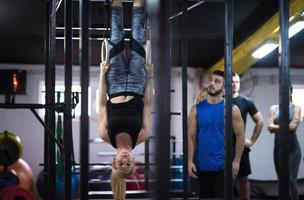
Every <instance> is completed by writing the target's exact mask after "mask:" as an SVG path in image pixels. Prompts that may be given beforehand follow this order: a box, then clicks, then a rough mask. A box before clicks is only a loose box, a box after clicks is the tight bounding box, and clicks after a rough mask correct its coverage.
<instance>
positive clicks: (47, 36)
mask: <svg viewBox="0 0 304 200" xmlns="http://www.w3.org/2000/svg"><path fill="white" fill-rule="evenodd" d="M49 22H50V2H48V1H46V2H45V43H44V54H45V55H44V62H45V69H44V70H45V71H44V73H45V77H44V79H45V85H46V91H45V100H46V101H47V99H48V98H47V97H49V96H50V94H49V93H50V91H49V90H48V89H49V88H48V87H49V86H47V83H48V82H49V81H48V76H49V74H48V70H49V66H50V63H49V60H50V57H49V56H50V43H49V39H50V34H49V32H50V26H49V25H50V23H49ZM46 101H45V103H46ZM48 116H49V111H48V109H45V116H44V121H45V123H46V124H48V125H49V119H48ZM46 131H47V130H44V161H43V163H44V166H43V177H44V179H43V180H44V182H43V186H44V187H43V189H44V191H45V197H46V199H49V196H48V193H49V192H48V190H49V186H48V185H49V182H48V176H47V172H48V171H49V170H48V160H49V140H50V137H47V135H46V134H47V133H46Z"/></svg>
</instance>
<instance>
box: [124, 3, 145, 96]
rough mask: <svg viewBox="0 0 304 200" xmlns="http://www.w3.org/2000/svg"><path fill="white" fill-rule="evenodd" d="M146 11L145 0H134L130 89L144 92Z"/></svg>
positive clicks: (129, 74)
mask: <svg viewBox="0 0 304 200" xmlns="http://www.w3.org/2000/svg"><path fill="white" fill-rule="evenodd" d="M144 26H145V11H144V0H134V4H133V13H132V40H131V53H130V59H129V68H128V70H129V71H128V72H129V73H128V83H127V84H128V86H127V88H128V91H130V92H134V93H137V94H141V95H143V94H144V90H145V83H146V78H147V77H146V76H147V75H146V71H145V67H144V66H145V63H146V61H145V49H144V45H145V41H146V38H145V27H144Z"/></svg>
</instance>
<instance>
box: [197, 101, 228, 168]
mask: <svg viewBox="0 0 304 200" xmlns="http://www.w3.org/2000/svg"><path fill="white" fill-rule="evenodd" d="M196 116H197V126H198V133H197V152H196V153H197V154H196V155H197V156H196V157H197V158H196V159H197V160H196V162H197V168H198V170H199V171H219V170H222V169H224V100H222V101H221V102H219V103H217V104H209V103H208V101H207V100H204V101H202V102H200V103H199V104H197V105H196Z"/></svg>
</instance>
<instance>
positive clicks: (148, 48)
mask: <svg viewBox="0 0 304 200" xmlns="http://www.w3.org/2000/svg"><path fill="white" fill-rule="evenodd" d="M145 50H146V64H148V65H149V64H152V51H151V40H147V41H146V47H145Z"/></svg>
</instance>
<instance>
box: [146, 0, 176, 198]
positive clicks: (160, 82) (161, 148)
mask: <svg viewBox="0 0 304 200" xmlns="http://www.w3.org/2000/svg"><path fill="white" fill-rule="evenodd" d="M146 5H147V12H148V14H149V16H150V17H151V22H152V27H153V30H152V34H151V35H152V41H153V43H154V44H155V45H154V46H155V47H158V48H157V50H156V51H155V52H153V56H155V57H154V58H155V59H153V60H154V61H155V63H154V66H155V68H154V69H155V70H154V72H155V73H156V74H157V76H156V81H155V82H154V87H155V89H156V94H155V98H154V100H155V105H156V117H155V119H156V121H155V132H156V133H157V144H156V145H157V147H156V148H155V149H156V153H157V154H156V155H157V156H156V163H158V166H157V174H156V177H155V178H156V181H157V182H156V184H155V199H159V200H164V199H169V188H170V187H169V185H170V184H169V179H170V168H169V166H170V74H171V73H170V60H169V59H168V58H169V55H170V54H169V41H170V40H169V29H168V23H167V21H168V12H167V10H168V8H169V1H163V0H158V1H153V2H152V1H147V2H146Z"/></svg>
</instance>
